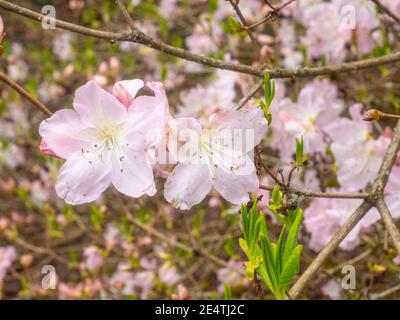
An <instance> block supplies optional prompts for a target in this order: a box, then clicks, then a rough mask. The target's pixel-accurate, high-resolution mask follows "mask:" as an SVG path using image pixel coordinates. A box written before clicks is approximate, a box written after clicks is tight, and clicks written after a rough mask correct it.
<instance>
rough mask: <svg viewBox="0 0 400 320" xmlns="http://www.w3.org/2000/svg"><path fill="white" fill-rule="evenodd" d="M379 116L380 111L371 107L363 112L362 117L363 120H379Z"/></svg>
mask: <svg viewBox="0 0 400 320" xmlns="http://www.w3.org/2000/svg"><path fill="white" fill-rule="evenodd" d="M380 116H381V113H380V111H378V110H376V109H371V110H368V111H367V112H365V113H364V114H363V118H362V119H363V120H364V121H375V120H379V118H380Z"/></svg>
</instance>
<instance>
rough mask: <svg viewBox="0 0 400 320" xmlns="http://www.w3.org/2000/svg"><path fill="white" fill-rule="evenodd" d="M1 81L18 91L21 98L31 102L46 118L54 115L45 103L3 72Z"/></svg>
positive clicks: (0, 75)
mask: <svg viewBox="0 0 400 320" xmlns="http://www.w3.org/2000/svg"><path fill="white" fill-rule="evenodd" d="M0 80H1V81H3V82H4V83H5V84H7V85H8V86H10V87H11V88H13V89H14V90H15V91H17V92H18V93H19V94H20V95H21V96H23V97H24V98H26V99H27V100H29V101H30V102H31V103H32V104H33V105H34V106H35V107H36V108H38V109H39V110H40V111H42V112H43V113H44V114H45V115H46V116H48V117H50V116H51V115H52V112H51V111H50V110H49V109H47V107H46V106H45V105H44V104H43V103H41V102H40V101H39V100H38V99H36V98H35V97H34V96H32V95H31V94H30V93H29V92H28V91H26V90H25V89H24V88H22V87H21V86H20V85H19V84H18V83H16V82H15V81H14V80H12V79H11V78H10V77H8V76H7V75H6V74H5V73H3V72H1V71H0Z"/></svg>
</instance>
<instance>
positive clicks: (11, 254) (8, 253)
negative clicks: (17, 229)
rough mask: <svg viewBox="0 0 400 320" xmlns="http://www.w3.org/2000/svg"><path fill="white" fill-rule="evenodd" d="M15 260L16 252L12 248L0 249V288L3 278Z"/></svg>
mask: <svg viewBox="0 0 400 320" xmlns="http://www.w3.org/2000/svg"><path fill="white" fill-rule="evenodd" d="M16 258H17V252H16V251H15V248H14V247H13V246H7V247H0V287H1V282H2V280H3V278H4V276H5V275H6V273H7V271H8V269H9V268H10V267H11V265H12V264H13V262H14V261H15V259H16Z"/></svg>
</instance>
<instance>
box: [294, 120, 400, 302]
mask: <svg viewBox="0 0 400 320" xmlns="http://www.w3.org/2000/svg"><path fill="white" fill-rule="evenodd" d="M399 148H400V121H398V122H397V125H396V129H395V130H394V134H393V139H392V141H391V142H390V145H389V147H388V148H387V150H386V153H385V157H384V159H383V162H382V165H381V167H380V169H379V172H378V174H377V175H376V178H375V181H374V182H373V184H372V188H371V195H373V196H374V197H375V198H374V199H368V200H364V201H363V203H362V204H361V205H360V206H359V207H358V208H357V210H356V211H354V213H353V214H352V215H351V216H350V218H349V219H348V220H347V221H346V223H345V224H344V225H343V226H342V227H341V228H340V229H339V231H338V232H336V234H335V235H334V236H333V238H332V240H331V241H330V242H329V243H328V245H327V246H326V247H325V248H324V249H323V250H322V251H321V252H320V253H319V254H318V256H317V257H316V258H315V260H314V261H313V262H312V263H311V264H310V265H309V266H308V268H307V269H306V271H305V272H304V273H303V274H302V275H301V276H300V278H299V279H298V280H297V282H296V283H295V284H294V286H293V287H292V288H291V289H290V291H289V294H290V296H291V297H292V298H293V299H296V298H297V297H298V296H299V295H300V293H301V292H302V291H303V289H304V288H305V287H306V286H307V285H308V283H309V282H310V281H311V279H312V278H313V277H314V274H315V273H316V272H317V271H318V270H319V269H320V268H321V267H322V266H323V264H324V263H325V261H326V260H327V259H328V258H329V256H330V255H331V254H332V253H333V252H334V251H335V249H336V248H337V247H338V246H339V244H340V243H341V242H342V240H343V239H344V238H345V237H346V236H347V235H348V234H349V233H350V232H351V230H352V229H353V228H354V227H355V226H356V224H357V223H358V222H359V221H360V220H361V219H362V218H363V217H364V215H365V214H366V213H367V212H368V211H369V210H370V209H371V208H372V207H373V206H374V205H375V201H379V200H380V199H381V198H382V196H383V192H384V190H385V187H386V184H387V181H388V179H389V175H390V172H391V170H392V167H393V165H394V163H395V160H396V156H397V153H398V151H399Z"/></svg>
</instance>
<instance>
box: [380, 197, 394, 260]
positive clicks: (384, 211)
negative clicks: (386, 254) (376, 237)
mask: <svg viewBox="0 0 400 320" xmlns="http://www.w3.org/2000/svg"><path fill="white" fill-rule="evenodd" d="M376 208H377V209H378V211H379V213H380V215H381V217H382V220H383V223H384V224H385V227H386V230H387V231H388V232H389V235H390V237H391V238H392V242H393V244H394V246H395V247H396V249H397V252H399V254H400V232H399V229H397V226H396V224H395V223H394V221H393V218H392V215H391V214H390V211H389V208H388V207H387V205H386V203H385V201H384V200H383V199H379V200H378V201H377V202H376Z"/></svg>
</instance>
